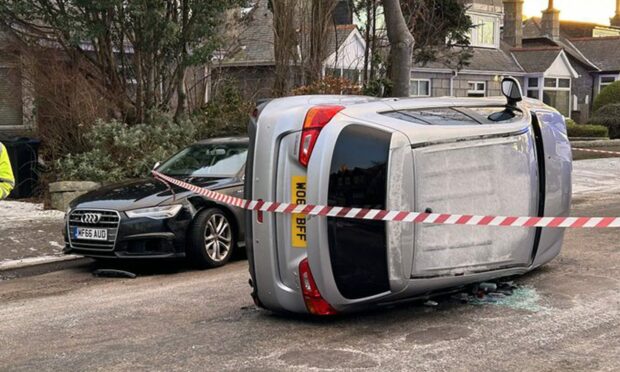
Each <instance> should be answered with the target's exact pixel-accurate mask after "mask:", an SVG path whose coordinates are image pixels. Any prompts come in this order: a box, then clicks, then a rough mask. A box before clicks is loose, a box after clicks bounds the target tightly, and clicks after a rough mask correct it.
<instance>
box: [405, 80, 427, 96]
mask: <svg viewBox="0 0 620 372" xmlns="http://www.w3.org/2000/svg"><path fill="white" fill-rule="evenodd" d="M430 95H431V81H430V80H429V79H411V80H410V82H409V97H429V96H430Z"/></svg>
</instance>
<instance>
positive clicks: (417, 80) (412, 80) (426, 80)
mask: <svg viewBox="0 0 620 372" xmlns="http://www.w3.org/2000/svg"><path fill="white" fill-rule="evenodd" d="M414 81H415V82H417V83H420V82H426V83H428V94H420V84H418V94H411V91H409V97H430V96H431V92H432V89H433V88H432V82H431V79H417V78H410V79H409V84H411V83H413V82H414Z"/></svg>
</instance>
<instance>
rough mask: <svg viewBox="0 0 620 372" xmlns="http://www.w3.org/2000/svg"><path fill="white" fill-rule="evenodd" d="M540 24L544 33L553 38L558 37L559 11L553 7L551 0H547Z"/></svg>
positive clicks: (556, 38)
mask: <svg viewBox="0 0 620 372" xmlns="http://www.w3.org/2000/svg"><path fill="white" fill-rule="evenodd" d="M540 26H541V28H542V32H543V34H544V35H546V36H548V37H550V38H551V39H553V40H558V39H559V38H560V11H559V10H557V9H554V8H553V0H549V8H547V9H545V10H543V12H542V20H541V24H540Z"/></svg>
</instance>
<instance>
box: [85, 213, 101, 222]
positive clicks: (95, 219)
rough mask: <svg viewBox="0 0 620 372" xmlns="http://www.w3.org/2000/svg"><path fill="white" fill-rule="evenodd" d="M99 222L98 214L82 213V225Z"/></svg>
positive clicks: (99, 215)
mask: <svg viewBox="0 0 620 372" xmlns="http://www.w3.org/2000/svg"><path fill="white" fill-rule="evenodd" d="M100 220H101V214H100V213H84V215H82V218H81V219H80V221H81V222H82V223H99V221H100Z"/></svg>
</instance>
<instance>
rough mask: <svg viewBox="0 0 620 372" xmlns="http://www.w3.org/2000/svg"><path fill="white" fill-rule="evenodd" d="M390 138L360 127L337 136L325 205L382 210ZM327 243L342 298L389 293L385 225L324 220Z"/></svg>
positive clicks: (372, 222) (349, 127)
mask: <svg viewBox="0 0 620 372" xmlns="http://www.w3.org/2000/svg"><path fill="white" fill-rule="evenodd" d="M390 138H391V135H390V134H389V133H386V132H383V131H380V130H377V129H373V128H368V127H364V126H360V125H350V126H348V127H346V128H345V129H344V130H343V131H342V132H341V133H340V136H339V137H338V140H337V142H336V147H335V148H334V153H333V157H332V163H331V170H330V177H329V192H328V203H329V205H333V206H340V207H351V208H376V209H385V200H386V188H387V185H386V183H387V168H388V156H389V147H390ZM328 237H329V253H330V260H331V264H332V271H333V273H334V279H335V281H336V285H337V286H338V290H339V291H340V293H341V294H342V295H343V296H344V297H346V298H349V299H355V298H363V297H368V296H372V295H375V294H378V293H382V292H385V291H387V290H389V281H388V271H387V269H388V268H387V248H386V244H387V243H386V230H385V222H383V221H365V220H354V219H346V218H338V217H329V218H328Z"/></svg>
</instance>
